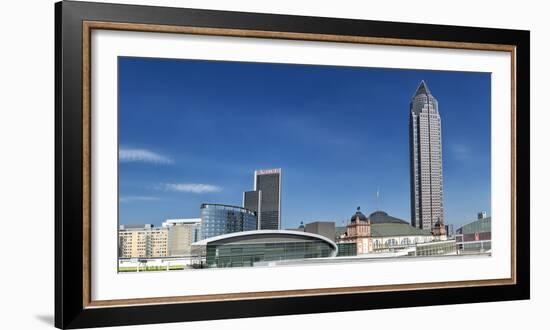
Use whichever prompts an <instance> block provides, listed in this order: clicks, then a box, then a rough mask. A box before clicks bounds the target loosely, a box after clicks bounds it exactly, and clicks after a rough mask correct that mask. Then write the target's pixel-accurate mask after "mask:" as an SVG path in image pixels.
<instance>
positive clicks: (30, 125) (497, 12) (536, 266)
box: [0, 0, 550, 330]
mask: <svg viewBox="0 0 550 330" xmlns="http://www.w3.org/2000/svg"><path fill="white" fill-rule="evenodd" d="M116 2H124V3H146V4H157V5H169V6H181V7H192V8H207V9H223V10H238V11H250V12H268V13H280V14H295V15H311V16H329V17H343V18H359V19H373V20H389V21H406V22H417V23H423V22H427V23H436V24H453V25H469V26H483V27H497V28H514V29H529V30H531V43H532V45H531V77H532V78H531V91H532V92H531V117H532V118H531V128H532V129H531V139H532V142H531V151H532V156H531V162H532V165H531V176H532V178H534V179H532V180H531V185H532V186H531V187H532V188H531V205H532V213H531V226H532V235H531V236H532V240H531V244H532V245H531V251H532V252H531V256H532V267H531V273H532V299H531V300H530V301H521V302H504V303H484V304H470V305H454V306H435V307H423V308H405V309H389V310H376V311H361V312H345V313H331V314H315V315H298V316H281V317H270V318H255V319H239V320H224V321H205V322H194V323H186V324H181V323H179V324H170V325H149V326H141V327H140V328H143V329H216V330H221V329H257V328H259V327H261V328H262V329H281V328H290V329H294V328H298V327H308V328H314V327H315V328H318V329H334V328H338V327H342V326H352V325H353V326H358V327H361V328H371V327H373V328H380V329H382V328H384V329H394V328H396V329H397V328H401V329H436V328H439V327H440V326H444V327H445V328H446V329H463V328H464V327H469V328H472V329H478V328H480V329H481V328H491V329H499V328H511V329H514V328H524V327H526V326H528V325H533V326H535V328H544V327H545V326H544V325H543V324H545V323H546V313H545V312H547V311H548V306H550V284H549V282H550V265H549V264H548V260H550V258H549V257H548V254H547V253H548V252H547V251H548V245H547V242H546V240H545V237H546V236H547V235H545V233H547V232H549V231H550V221H548V219H547V218H546V217H545V215H546V213H547V209H546V208H545V207H544V206H545V203H546V204H547V198H546V195H545V193H546V189H544V188H546V186H548V184H550V182H549V177H550V175H549V171H548V170H547V169H548V168H550V161H549V160H550V156H548V154H549V152H548V147H547V141H548V140H549V139H550V135H549V133H548V129H547V127H548V126H550V121H549V119H550V115H549V113H550V109H549V108H548V102H545V101H546V100H547V97H546V95H547V89H548V88H549V85H548V79H547V77H548V76H550V70H549V68H550V65H549V64H548V62H549V61H548V56H549V55H548V54H549V53H550V45H549V41H548V40H549V39H548V35H550V23H549V22H548V18H547V13H548V9H547V8H546V3H545V2H544V1H533V0H524V1H509V0H500V1H499V0H486V1H479V0H460V1H458V0H455V1H437V0H415V1H410V0H402V1H390V0H388V1H370V2H369V1H349V0H340V1H322V0H317V1H306V0H302V1H297V0H269V1H267V0H266V1H244V0H232V1H224V0H202V1H192V0H189V1H187V0H179V1H177V0H172V1H169V0H164V1H163V0H157V1H154V0H150V1H145V0H142V1H139V0H135V1H116ZM53 3H54V1H52V0H33V1H30V0H28V1H9V2H8V1H5V2H2V4H0V41H1V45H2V46H1V48H0V152H1V153H0V155H1V156H0V201H1V202H0V221H1V224H2V229H0V251H1V252H2V254H1V255H0V260H1V262H0V263H1V265H0V316H1V317H0V324H2V325H1V327H2V328H3V329H46V328H52V327H53V290H54V289H53V280H54V271H53V265H54V254H53V253H54V241H53V236H54V229H53V225H54V207H53V202H54V196H53V194H54V188H53V184H54V108H53V106H54V98H53V96H54V84H53V82H54V81H53V79H54V48H53V47H54V44H53V40H54V25H53V24H54V17H53ZM519 221H521V220H519ZM543 322H544V323H543ZM539 324H540V325H539ZM537 325H538V326H537ZM131 328H132V327H129V328H125V329H131ZM133 328H137V327H133Z"/></svg>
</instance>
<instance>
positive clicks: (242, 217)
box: [200, 204, 258, 239]
mask: <svg viewBox="0 0 550 330" xmlns="http://www.w3.org/2000/svg"><path fill="white" fill-rule="evenodd" d="M257 222H258V219H257V217H256V213H255V212H254V211H251V210H248V209H245V208H243V207H239V206H232V205H223V204H202V205H201V230H200V237H201V239H206V238H210V237H214V236H219V235H224V234H228V233H234V232H241V231H247V230H255V229H256V228H257V226H258V224H257Z"/></svg>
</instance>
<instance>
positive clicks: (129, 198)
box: [118, 196, 160, 203]
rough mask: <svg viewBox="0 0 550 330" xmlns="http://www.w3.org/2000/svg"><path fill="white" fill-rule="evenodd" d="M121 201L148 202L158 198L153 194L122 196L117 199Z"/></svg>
mask: <svg viewBox="0 0 550 330" xmlns="http://www.w3.org/2000/svg"><path fill="white" fill-rule="evenodd" d="M118 200H119V201H120V202H121V203H130V202H139V201H143V202H150V201H158V200H160V198H158V197H154V196H123V197H120V198H119V199H118Z"/></svg>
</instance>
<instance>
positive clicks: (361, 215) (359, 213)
mask: <svg viewBox="0 0 550 330" xmlns="http://www.w3.org/2000/svg"><path fill="white" fill-rule="evenodd" d="M357 218H359V220H360V221H367V220H368V218H367V216H365V215H364V214H363V213H362V212H361V207H360V206H358V207H357V212H355V214H354V215H353V216H352V217H351V222H355V220H356V219H357Z"/></svg>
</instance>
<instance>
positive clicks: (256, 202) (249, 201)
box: [243, 190, 262, 229]
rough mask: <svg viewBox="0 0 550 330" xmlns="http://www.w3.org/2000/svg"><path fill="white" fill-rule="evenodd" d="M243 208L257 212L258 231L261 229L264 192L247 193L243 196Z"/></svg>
mask: <svg viewBox="0 0 550 330" xmlns="http://www.w3.org/2000/svg"><path fill="white" fill-rule="evenodd" d="M243 207H245V208H247V209H249V210H251V211H254V212H256V214H257V217H258V228H257V229H260V222H261V215H262V192H261V191H259V190H255V191H245V192H244V194H243Z"/></svg>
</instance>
